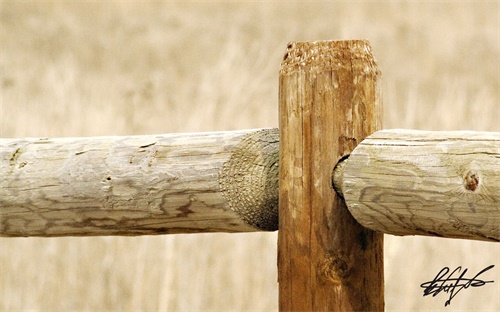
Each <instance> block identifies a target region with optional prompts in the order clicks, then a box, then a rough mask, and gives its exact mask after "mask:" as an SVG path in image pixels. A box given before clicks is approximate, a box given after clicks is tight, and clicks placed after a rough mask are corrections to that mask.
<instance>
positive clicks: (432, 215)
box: [334, 130, 500, 242]
mask: <svg viewBox="0 0 500 312" xmlns="http://www.w3.org/2000/svg"><path fill="white" fill-rule="evenodd" d="M334 184H335V186H336V188H337V189H338V190H339V191H340V192H341V193H342V194H343V197H344V198H345V201H346V203H347V206H348V208H349V210H350V211H351V213H352V215H353V216H354V217H355V218H356V220H357V221H358V222H359V223H361V224H362V225H363V226H365V227H367V228H370V229H372V230H375V231H380V232H383V233H387V234H394V235H431V236H441V237H450V238H466V239H476V240H485V241H496V242H498V241H500V133H498V132H474V131H416V130H382V131H378V132H376V133H374V134H372V135H371V136H369V137H368V138H366V139H365V140H363V141H362V142H361V144H359V145H358V146H357V147H356V148H355V149H354V151H353V152H352V153H351V155H350V156H349V158H348V159H347V160H345V161H343V162H342V164H341V165H340V166H338V167H337V168H336V169H335V171H334Z"/></svg>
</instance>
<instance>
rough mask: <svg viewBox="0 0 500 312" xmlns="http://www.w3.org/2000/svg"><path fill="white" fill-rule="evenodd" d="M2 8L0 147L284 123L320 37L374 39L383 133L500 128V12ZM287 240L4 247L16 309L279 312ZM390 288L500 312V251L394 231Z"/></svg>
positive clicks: (173, 239) (428, 304) (418, 302)
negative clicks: (291, 73)
mask: <svg viewBox="0 0 500 312" xmlns="http://www.w3.org/2000/svg"><path fill="white" fill-rule="evenodd" d="M0 3H1V4H0V79H1V80H0V95H1V98H0V99H1V102H0V137H54V136H96V135H128V134H152V133H169V132H189V131H211V130H233V129H246V128H259V127H276V126H277V122H278V116H277V114H278V109H277V107H278V103H277V97H278V70H279V66H280V61H281V59H282V55H283V53H284V51H285V48H286V45H287V42H288V41H305V40H319V39H368V40H370V42H371V44H372V47H373V50H374V54H375V57H376V58H377V60H378V63H379V67H380V69H381V70H382V73H383V79H384V84H383V93H384V127H385V128H413V129H428V130H464V129H469V130H484V131H500V76H499V75H500V74H499V73H500V61H499V55H500V4H499V2H498V1H475V2H472V1H470V2H468V1H467V2H466V1H460V2H453V1H446V2H434V1H431V2H421V3H419V2H414V1H412V2H410V3H404V2H399V1H393V2H389V1H387V2H383V1H382V2H347V1H343V2H307V3H303V2H290V3H288V2H276V3H274V2H272V3H267V2H263V3H248V2H246V3H239V2H231V3H222V2H209V3H208V2H196V3H194V2H193V3H182V2H181V3H166V2H156V1H155V2H149V1H146V2H136V1H113V2H107V3H101V2H95V1H88V2H87V1H72V2H64V1H42V0H40V1H22V2H21V1H4V0H1V2H0ZM276 237H277V236H276V233H254V234H196V235H194V234H190V235H173V236H155V237H93V238H78V237H77V238H73V237H71V238H2V239H0V310H1V311H27V310H30V311H84V310H85V311H118V310H127V311H139V310H144V311H243V310H246V311H275V310H277V305H278V291H277V269H276V262H277V260H276V259H277V255H276ZM490 264H494V265H495V267H494V268H493V269H492V270H491V271H489V273H488V274H487V276H484V277H485V278H489V279H493V280H494V281H495V282H494V283H493V284H487V285H485V286H483V287H480V288H469V289H465V290H462V291H461V292H460V293H459V294H458V295H457V296H456V297H455V298H454V299H453V300H452V303H451V306H448V307H446V308H445V307H444V302H445V300H446V299H447V297H448V294H440V295H438V296H436V297H430V296H428V297H423V296H422V289H421V288H420V284H421V283H423V282H425V281H429V280H431V279H432V278H433V277H434V275H435V274H436V273H437V272H438V271H439V270H440V269H441V268H443V267H445V266H449V267H456V266H458V265H462V266H464V267H467V268H469V272H470V273H471V274H472V273H475V272H479V271H480V270H481V269H483V268H485V267H486V266H488V265H490ZM385 283H386V288H385V295H386V309H387V310H388V311H423V310H427V311H429V310H435V311H441V310H442V311H457V310H460V311H500V296H499V294H500V244H495V243H484V242H474V241H466V240H456V239H440V238H425V237H391V236H386V240H385Z"/></svg>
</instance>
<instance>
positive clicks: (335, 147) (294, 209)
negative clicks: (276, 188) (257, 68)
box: [278, 41, 384, 311]
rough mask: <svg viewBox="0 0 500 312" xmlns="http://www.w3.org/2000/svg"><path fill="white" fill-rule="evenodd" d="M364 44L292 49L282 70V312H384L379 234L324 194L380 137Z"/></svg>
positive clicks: (376, 93) (375, 78)
mask: <svg viewBox="0 0 500 312" xmlns="http://www.w3.org/2000/svg"><path fill="white" fill-rule="evenodd" d="M380 91H381V81H380V72H379V70H378V68H377V66H376V63H375V60H374V58H373V56H372V54H371V48H370V45H369V44H368V42H366V41H320V42H298V43H291V44H290V45H289V47H288V49H287V53H286V55H285V57H284V60H283V63H282V67H281V71H280V96H279V103H280V104H279V108H280V114H279V115H280V199H279V200H280V207H279V229H280V230H279V233H278V281H279V305H280V311H382V310H383V309H384V289H383V280H384V277H383V235H382V234H380V233H376V232H374V231H371V230H369V229H366V228H363V227H362V226H361V225H359V224H358V223H357V222H356V220H355V219H354V218H353V217H352V216H351V214H350V213H349V211H348V210H347V207H346V206H345V204H344V202H343V200H341V199H340V198H339V197H338V196H337V194H336V192H335V191H334V189H333V187H332V182H331V179H332V178H331V174H332V170H333V168H334V166H335V165H336V164H337V162H338V161H339V160H340V159H341V158H342V157H343V156H345V155H347V154H349V153H350V152H351V151H352V149H353V148H354V147H355V146H356V145H357V144H358V143H359V142H361V140H363V139H364V138H365V137H366V136H368V135H369V134H371V133H373V132H374V131H376V130H378V129H380V127H381V118H380V109H381V102H380V101H381V99H380Z"/></svg>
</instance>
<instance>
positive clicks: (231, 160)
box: [0, 129, 278, 236]
mask: <svg viewBox="0 0 500 312" xmlns="http://www.w3.org/2000/svg"><path fill="white" fill-rule="evenodd" d="M0 147H1V149H0V159H1V163H0V164H1V167H0V176H2V179H1V180H0V235H1V236H68V235H72V236H74V235H78V236H79V235H84V236H87V235H143V234H167V233H192V232H219V231H222V232H247V231H257V230H275V229H277V225H278V220H277V218H278V217H277V201H278V200H277V197H278V189H277V187H276V184H277V181H276V179H277V169H276V168H273V166H276V167H277V165H276V163H277V159H278V132H277V130H276V129H262V130H245V131H233V132H209V133H191V134H170V135H145V136H129V137H94V138H92V137H90V138H55V139H1V140H0ZM263 158H264V159H268V162H263V161H261V160H262V159H263ZM234 166H237V168H234ZM272 171H274V172H275V173H274V174H270V173H269V172H272ZM233 173H236V174H233ZM233 184H234V185H239V186H245V185H246V184H248V185H250V184H251V186H252V187H253V191H252V192H250V193H245V192H238V190H237V189H234V188H233V189H231V188H230V187H228V185H233ZM248 196H250V198H247V197H248ZM233 197H234V198H233ZM235 201H244V202H245V204H246V205H245V207H236V206H235V205H233V203H234V202H235ZM264 210H266V211H264Z"/></svg>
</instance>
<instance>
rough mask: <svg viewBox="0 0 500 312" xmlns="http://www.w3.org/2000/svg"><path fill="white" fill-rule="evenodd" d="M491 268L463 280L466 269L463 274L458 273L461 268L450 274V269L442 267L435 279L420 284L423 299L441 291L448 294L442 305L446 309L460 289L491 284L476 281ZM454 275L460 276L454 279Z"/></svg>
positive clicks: (491, 266)
mask: <svg viewBox="0 0 500 312" xmlns="http://www.w3.org/2000/svg"><path fill="white" fill-rule="evenodd" d="M493 267H494V265H490V266H488V267H486V268H484V269H483V270H481V272H479V273H477V274H476V276H474V277H473V278H465V277H464V275H465V273H467V269H465V270H463V272H461V273H460V271H461V270H462V267H461V266H459V267H457V268H456V269H455V270H453V271H451V273H449V272H450V268H448V267H444V268H443V269H441V271H439V273H438V274H437V275H436V277H434V279H433V280H432V281H430V282H425V283H422V284H420V287H422V288H425V289H424V297H425V296H428V295H432V296H433V297H435V296H436V295H437V294H439V293H440V292H441V291H444V292H446V293H449V294H450V297H449V299H448V300H446V302H445V304H444V306H445V307H446V306H448V305H449V304H450V303H451V299H453V298H454V297H455V296H456V295H457V294H458V293H459V292H460V291H461V290H462V289H464V288H465V289H466V288H469V287H480V286H483V285H484V284H486V283H493V281H483V280H480V279H478V276H479V275H481V274H483V273H484V272H486V271H488V270H490V269H491V268H493ZM448 273H449V274H448ZM455 273H456V274H460V276H458V277H454V276H453V275H454V274H455Z"/></svg>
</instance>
